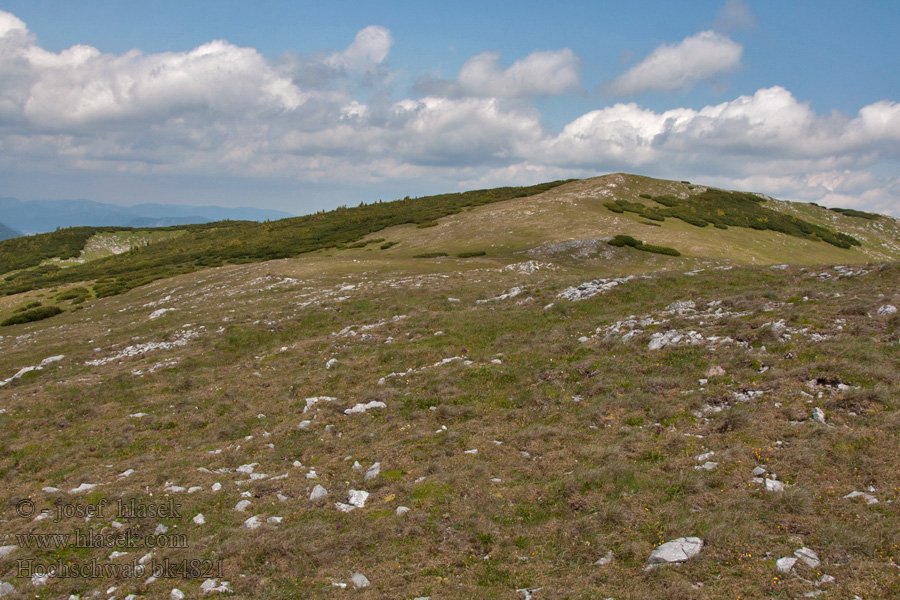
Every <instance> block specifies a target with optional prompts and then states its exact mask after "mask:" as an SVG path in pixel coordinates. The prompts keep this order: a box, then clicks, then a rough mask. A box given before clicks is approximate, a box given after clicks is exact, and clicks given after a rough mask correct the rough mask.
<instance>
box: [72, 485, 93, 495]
mask: <svg viewBox="0 0 900 600" xmlns="http://www.w3.org/2000/svg"><path fill="white" fill-rule="evenodd" d="M98 485H100V484H98V483H82V484H81V485H79V486H78V487H77V488H72V489H71V490H69V493H70V494H81V493H82V492H88V491H90V490H92V489H94V488H95V487H97V486H98Z"/></svg>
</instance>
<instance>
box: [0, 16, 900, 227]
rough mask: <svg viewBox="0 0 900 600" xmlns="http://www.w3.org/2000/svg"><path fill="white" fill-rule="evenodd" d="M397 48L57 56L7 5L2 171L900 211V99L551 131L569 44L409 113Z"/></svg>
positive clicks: (632, 107) (463, 76)
mask: <svg viewBox="0 0 900 600" xmlns="http://www.w3.org/2000/svg"><path fill="white" fill-rule="evenodd" d="M700 35H701V36H702V35H704V34H700ZM709 35H711V36H713V37H712V38H711V39H714V43H718V42H715V39H720V41H721V40H724V42H725V45H728V44H733V42H731V41H730V40H728V39H727V38H721V37H720V38H716V37H715V36H717V35H718V34H709ZM695 37H697V36H695ZM689 39H691V38H689ZM686 42H687V40H686V41H685V42H683V43H682V44H680V45H678V46H676V47H673V48H676V49H677V48H679V47H681V46H685V45H687V44H686ZM392 43H393V39H392V37H391V34H390V32H389V31H387V30H385V29H383V28H380V27H377V26H372V27H367V28H366V29H364V30H362V31H361V32H360V33H359V34H358V35H357V36H356V39H355V40H353V41H352V43H350V44H349V46H347V47H346V48H345V49H344V50H342V51H337V52H322V53H320V54H318V55H316V56H312V57H287V58H285V57H281V58H279V59H278V60H276V61H273V60H269V59H267V58H266V57H264V56H262V55H261V54H260V53H259V52H257V51H256V50H255V49H253V48H242V47H238V46H235V45H233V44H231V43H229V42H227V41H221V40H220V41H212V42H209V43H207V44H203V45H202V46H199V47H198V48H195V49H193V50H190V51H186V52H168V53H156V54H146V53H142V52H139V51H131V52H126V53H124V54H109V53H102V52H100V51H98V50H97V49H95V48H93V47H90V46H74V47H72V48H68V49H66V50H63V51H61V52H50V51H47V50H45V49H44V48H42V47H40V46H39V45H38V43H37V42H36V40H35V38H34V36H33V35H32V34H31V33H30V32H29V31H28V29H27V27H26V25H25V24H24V23H23V22H22V21H21V20H19V19H17V18H16V17H15V16H13V15H11V14H9V13H6V12H2V11H0V172H4V173H17V174H18V173H97V174H101V175H102V174H106V173H119V174H140V175H141V176H144V177H146V178H147V179H146V180H152V177H166V178H169V177H170V176H172V175H179V176H181V175H184V176H201V177H209V178H213V177H218V176H221V175H228V176H232V177H248V178H253V177H275V178H279V179H280V180H288V179H292V180H295V181H298V182H302V183H305V182H323V183H334V182H340V184H343V185H352V184H358V185H364V184H369V183H383V182H388V183H391V184H392V185H394V186H395V187H397V186H398V185H405V184H403V183H399V182H409V183H410V184H417V185H421V182H423V181H428V182H440V183H439V184H435V185H436V186H438V185H439V188H438V189H440V188H443V189H453V188H454V186H459V187H463V188H470V187H488V186H491V185H510V184H524V183H534V182H538V181H546V180H551V179H558V178H566V177H587V176H592V175H597V174H600V173H604V172H610V171H618V170H622V171H630V172H642V173H645V174H649V175H654V176H660V177H672V178H677V179H684V178H690V179H691V180H695V181H702V182H704V183H708V184H711V185H720V186H722V187H733V188H740V189H747V190H753V191H761V192H765V193H769V194H771V195H773V196H776V197H786V198H794V199H801V200H807V201H816V202H820V203H823V204H829V203H834V204H841V205H843V206H850V207H857V208H862V209H864V210H865V209H867V208H866V207H868V209H869V210H884V211H890V212H893V213H895V214H898V213H900V181H898V180H897V179H896V178H890V177H883V176H882V177H876V176H875V175H873V172H882V173H883V172H891V169H894V170H895V166H896V164H897V162H898V161H900V104H898V103H896V102H892V101H888V100H884V101H880V102H875V103H872V104H869V105H868V106H865V107H863V108H861V109H860V110H859V111H858V113H857V114H856V115H849V116H848V115H844V114H841V113H838V112H833V113H830V114H819V113H817V112H816V111H815V110H813V108H812V107H811V106H810V105H809V104H808V103H805V102H802V101H799V100H798V99H797V98H795V97H794V96H793V95H792V94H791V93H790V92H789V91H788V90H786V89H784V88H781V87H771V88H766V89H761V90H758V91H757V92H756V93H754V94H752V95H745V96H740V97H738V98H735V99H733V100H730V101H727V102H722V103H719V104H715V105H710V106H706V107H703V108H700V109H693V108H673V109H671V110H665V111H654V110H649V109H646V108H644V107H642V106H640V105H638V104H636V103H617V104H614V105H612V106H607V107H604V108H600V109H598V110H593V111H590V112H588V113H586V114H583V115H581V116H579V117H577V118H575V119H573V120H572V121H571V122H570V123H568V125H566V126H565V127H564V128H563V130H562V131H560V132H556V133H550V132H549V131H548V130H547V128H546V127H545V126H544V124H543V122H542V115H541V113H540V112H539V111H538V110H537V109H536V108H535V106H534V104H533V103H532V102H531V100H532V98H533V97H536V96H541V95H548V94H559V93H565V92H571V91H578V90H580V89H581V79H580V72H579V61H578V57H577V56H575V55H574V53H572V52H571V51H570V50H559V51H553V52H535V53H533V54H530V55H528V56H526V57H524V58H522V59H520V60H518V61H516V62H514V63H513V64H512V65H511V66H509V67H507V68H503V67H501V66H499V62H498V61H499V57H498V55H496V54H494V53H486V54H480V55H477V56H475V57H472V58H471V59H470V60H468V61H467V62H466V63H465V64H464V65H463V67H462V68H461V69H460V71H459V76H458V78H457V80H455V81H452V82H442V85H434V86H432V88H433V89H431V90H430V91H429V92H428V93H425V94H422V97H418V98H416V97H412V98H404V99H401V100H399V101H397V100H396V99H395V98H394V99H387V98H389V95H387V94H385V95H383V96H381V95H379V94H380V93H381V90H375V91H374V92H373V91H372V90H371V89H369V88H365V86H355V85H354V84H353V82H354V81H357V80H364V79H367V78H370V77H373V73H375V74H379V75H376V76H379V77H380V76H381V75H380V74H382V73H383V72H384V71H382V69H386V66H385V62H386V60H387V57H388V56H389V51H390V48H391V44H392ZM676 54H677V52H676ZM685 54H686V55H688V57H690V56H693V54H692V52H687V53H685ZM739 54H740V47H739V46H738V50H737V55H738V56H737V61H739ZM651 58H652V56H651ZM685 60H686V59H685ZM649 61H650V58H648V59H647V61H644V63H642V64H648V62H649ZM662 62H665V61H662ZM669 62H670V63H671V62H672V61H671V60H670V61H669ZM675 62H677V61H675ZM687 62H690V61H687ZM679 64H681V66H683V65H684V64H685V63H684V61H682V63H679ZM638 67H640V65H639V66H638ZM638 67H635V69H638ZM688 70H689V69H688ZM681 71H682V72H684V71H685V69H683V68H682V69H681ZM697 72H698V70H697V69H696V68H695V69H694V70H693V73H694V74H695V75H696V73H697ZM438 83H441V82H438ZM361 90H363V91H361ZM366 93H369V94H370V97H366ZM399 97H401V98H402V96H399ZM302 183H301V185H302ZM371 193H372V194H373V197H377V196H375V194H378V193H379V192H377V191H372V192H371Z"/></svg>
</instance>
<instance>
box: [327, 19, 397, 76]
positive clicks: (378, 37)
mask: <svg viewBox="0 0 900 600" xmlns="http://www.w3.org/2000/svg"><path fill="white" fill-rule="evenodd" d="M393 45H394V38H393V36H392V35H391V32H390V31H389V30H388V29H386V28H384V27H381V26H379V25H369V26H368V27H366V28H365V29H363V30H361V31H360V32H359V33H357V34H356V38H355V39H354V40H353V43H352V44H350V45H349V46H347V48H346V49H345V50H343V51H342V52H336V53H334V54H331V55H330V56H329V57H328V58H327V59H326V62H327V64H329V65H331V66H334V67H338V68H342V69H348V70H351V71H370V70H372V69H373V68H375V67H376V66H378V65H380V64H382V63H383V62H384V61H385V60H386V59H387V57H388V54H389V53H390V51H391V47H392V46H393Z"/></svg>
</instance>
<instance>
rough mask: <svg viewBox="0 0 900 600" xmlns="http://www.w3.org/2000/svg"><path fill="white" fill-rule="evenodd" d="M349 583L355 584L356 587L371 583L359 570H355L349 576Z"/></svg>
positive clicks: (366, 585)
mask: <svg viewBox="0 0 900 600" xmlns="http://www.w3.org/2000/svg"><path fill="white" fill-rule="evenodd" d="M350 583H352V584H353V585H355V586H356V587H358V588H364V587H369V586H370V585H371V582H370V581H369V578H368V577H366V576H365V575H363V574H362V573H360V572H359V571H357V572H356V573H354V574H353V575H352V576H351V577H350Z"/></svg>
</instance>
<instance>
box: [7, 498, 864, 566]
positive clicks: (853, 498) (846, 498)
mask: <svg viewBox="0 0 900 600" xmlns="http://www.w3.org/2000/svg"><path fill="white" fill-rule="evenodd" d="M844 498H846V499H847V500H853V499H854V498H864V499H865V501H866V504H878V498H876V497H875V496H873V495H872V494H867V493H866V492H850V493H849V494H847V495H846V496H844ZM2 550H3V549H2V548H0V551H2ZM0 557H2V553H0Z"/></svg>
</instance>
